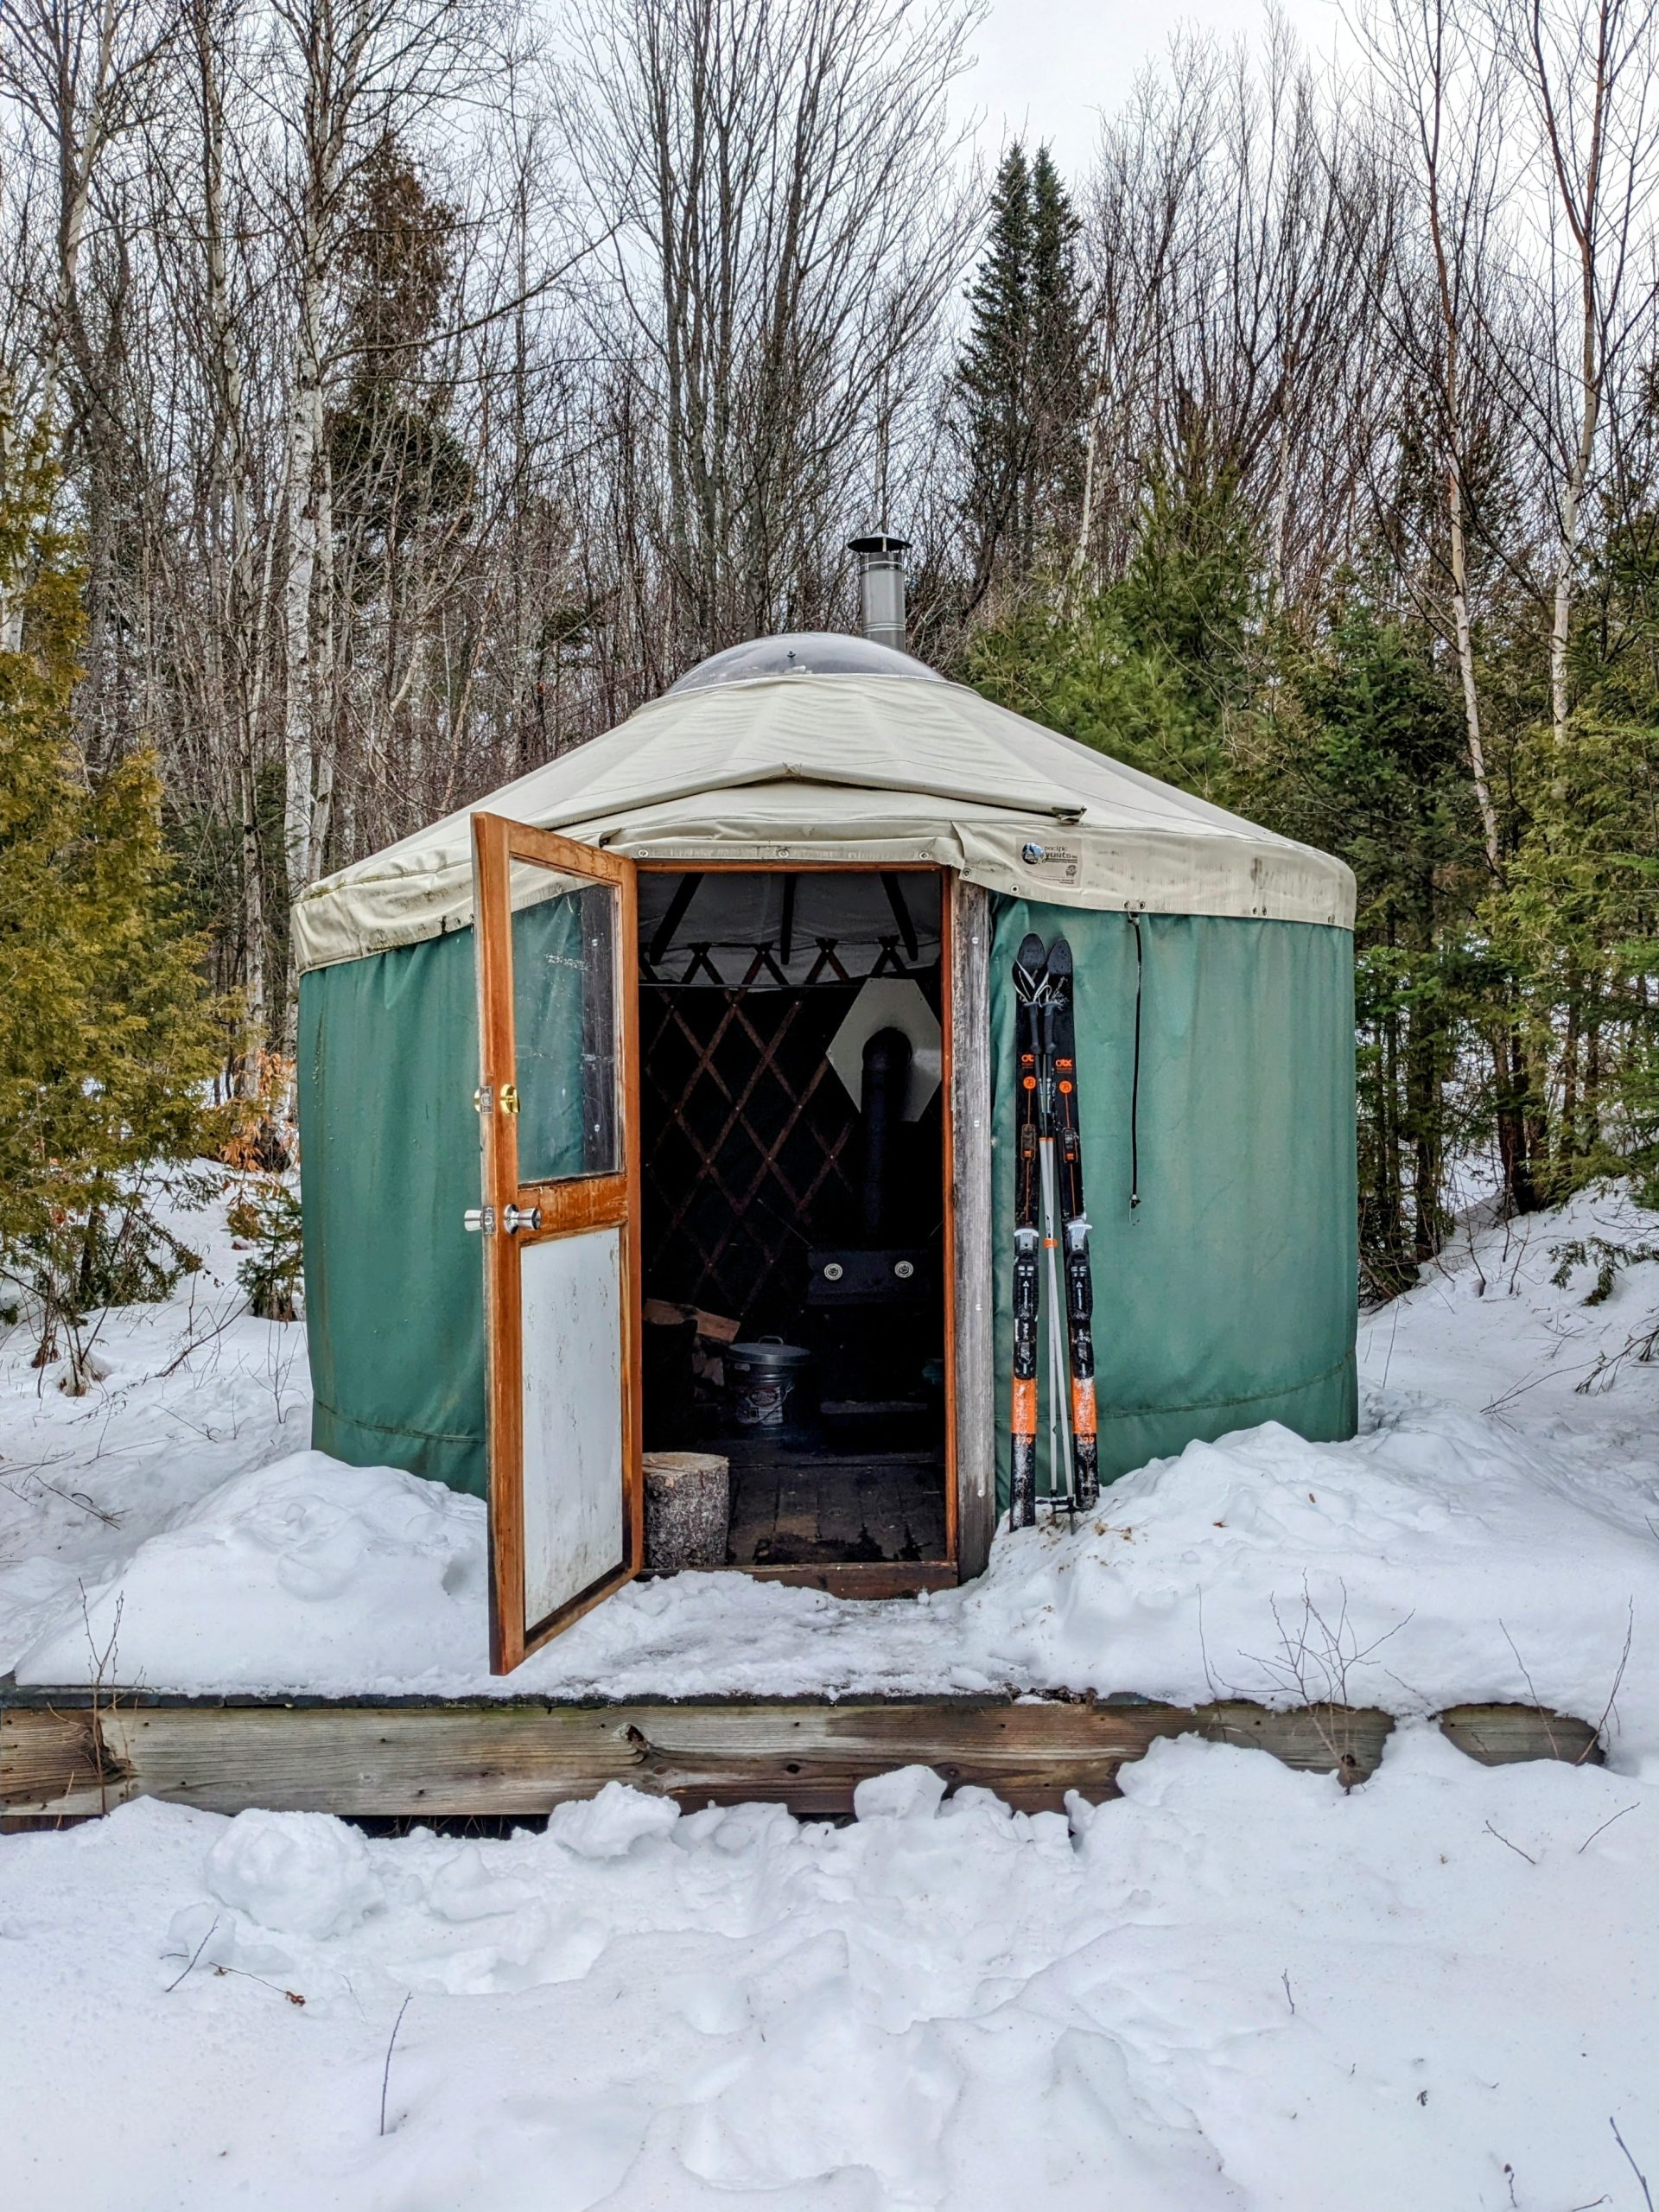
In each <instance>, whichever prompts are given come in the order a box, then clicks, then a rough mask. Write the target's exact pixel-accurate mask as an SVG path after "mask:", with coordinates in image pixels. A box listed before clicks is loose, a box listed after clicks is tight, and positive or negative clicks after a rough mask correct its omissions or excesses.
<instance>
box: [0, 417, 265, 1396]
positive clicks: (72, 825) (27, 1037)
mask: <svg viewBox="0 0 1659 2212" xmlns="http://www.w3.org/2000/svg"><path fill="white" fill-rule="evenodd" d="M53 490H54V480H53V473H52V470H51V468H50V466H49V464H48V460H47V458H46V454H45V452H44V449H43V447H42V446H41V444H40V443H39V442H37V443H36V445H35V448H34V449H33V450H32V452H31V453H30V454H29V459H28V461H27V464H26V466H25V467H24V468H23V469H22V471H20V472H19V473H18V474H17V475H16V476H15V477H14V478H12V480H10V482H9V483H8V484H7V485H6V486H5V487H4V488H3V490H0V563H3V565H4V571H5V576H6V580H7V582H8V583H9V584H10V587H11V588H12V590H13V591H14V592H15V593H16V594H18V596H20V597H21V600H22V609H23V627H22V642H21V649H20V650H18V651H16V652H0V1262H3V1265H4V1267H5V1269H6V1271H7V1272H8V1273H9V1274H10V1275H11V1276H12V1277H13V1279H14V1280H15V1281H20V1282H21V1283H22V1285H23V1287H25V1288H26V1289H27V1290H29V1292H30V1293H32V1294H33V1295H34V1297H35V1299H36V1300H38V1311H39V1318H40V1325H41V1345H40V1354H39V1357H40V1358H41V1360H42V1361H44V1360H45V1359H46V1358H48V1357H53V1356H54V1354H55V1352H56V1351H57V1350H58V1348H59V1340H60V1332H62V1331H63V1330H65V1329H67V1332H68V1335H69V1338H70V1344H69V1352H70V1359H71V1365H70V1371H69V1378H68V1385H69V1387H71V1388H73V1389H79V1388H80V1387H82V1384H83V1382H84V1376H85V1372H86V1339H85V1338H84V1336H83V1334H82V1332H81V1328H80V1322H81V1318H82V1316H83V1315H84V1314H85V1313H86V1311H87V1310H88V1309H89V1308H90V1307H92V1306H102V1305H108V1304H115V1303H119V1302H121V1301H122V1300H124V1299H127V1298H130V1297H133V1296H143V1295H154V1294H156V1293H157V1292H158V1291H159V1290H160V1289H162V1288H163V1287H165V1286H166V1284H167V1283H168V1281H170V1280H172V1279H173V1278H175V1277H176V1275H177V1274H178V1272H179V1269H180V1268H181V1266H183V1265H188V1264H194V1255H188V1254H186V1253H184V1252H183V1251H182V1249H181V1248H180V1247H178V1246H177V1245H175V1243H173V1241H172V1239H171V1238H170V1237H168V1236H167V1234H166V1232H165V1231H164V1230H162V1229H161V1228H160V1226H159V1225H158V1224H156V1222H155V1220H154V1219H153V1218H152V1217H151V1216H150V1214H149V1211H148V1209H147V1207H146V1205H145V1203H144V1201H145V1196H146V1190H147V1178H149V1176H150V1174H151V1172H152V1170H153V1167H154V1165H155V1163H156V1162H158V1161H167V1160H184V1159H188V1158H189V1157H190V1156H192V1155H193V1154H195V1153H196V1152H197V1151H198V1150H200V1148H201V1146H202V1144H203V1142H204V1141H205V1138H206V1135H207V1128H208V1116H207V1109H206V1106H205V1103H204V1102H205V1099H206V1096H207V1090H206V1086H207V1084H208V1082H209V1079H210V1078H211V1077H212V1075H213V1071H214V1068H215V1065H216V1064H217V1061H218V1058H219V1045H220V1042H221V1039H220V1037H219V1032H218V1028H217V1025H216V1022H215V1019H214V1013H215V1010H214V1008H213V1007H212V1006H211V1004H210V1003H209V1001H207V997H206V995H205V993H204V990H203V988H202V984H201V982H200V976H199V974H198V970H197V966H196V957H197V951H198V948H197V947H196V945H195V944H194V942H193V941H192V940H191V939H190V938H188V937H187V936H186V935H185V934H184V932H183V931H182V929H181V926H180V924H179V921H178V918H177V915H176V911H175V899H174V892H173V887H172V882H171V877H170V872H169V868H168V857H167V853H166V848H165V845H164V842H163V837H162V825H161V818H160V796H161V795H160V787H159V785H158V783H157V780H156V772H155V767H154V764H153V761H152V760H151V759H150V757H149V755H148V754H147V753H142V752H135V753H130V754H128V755H127V756H125V757H124V759H121V760H118V761H116V762H115V763H114V764H113V765H112V766H111V767H109V768H108V769H107V770H106V771H105V772H104V774H103V775H102V776H101V777H99V778H97V779H94V778H92V777H91V776H89V774H88V772H87V769H86V763H85V760H83V758H82V756H81V754H80V753H79V748H78V747H77V745H76V742H75V736H74V721H73V714H72V709H71V702H72V698H73V691H74V687H75V684H76V682H77V680H78V678H79V673H80V671H79V667H78V665H77V655H78V652H79V645H80V643H81V639H82V637H83V634H84V630H85V616H84V611H83V604H82V592H83V578H82V575H81V573H80V571H79V569H78V568H77V567H76V566H75V565H74V563H73V560H72V557H71V549H70V548H69V547H68V546H67V544H66V543H65V542H64V540H63V539H62V538H61V537H60V536H58V535H56V534H55V533H54V531H52V529H51V528H50V525H49V520H48V516H49V507H50V501H51V497H52V493H53Z"/></svg>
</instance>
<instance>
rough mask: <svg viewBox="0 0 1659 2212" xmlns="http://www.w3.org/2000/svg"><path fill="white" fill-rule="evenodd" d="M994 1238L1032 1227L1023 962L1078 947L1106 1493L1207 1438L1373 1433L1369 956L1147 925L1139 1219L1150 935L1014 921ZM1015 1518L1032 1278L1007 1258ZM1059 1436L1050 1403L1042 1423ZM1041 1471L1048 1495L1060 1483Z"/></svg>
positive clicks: (994, 994) (1329, 935) (1122, 920)
mask: <svg viewBox="0 0 1659 2212" xmlns="http://www.w3.org/2000/svg"><path fill="white" fill-rule="evenodd" d="M992 906H993V913H994V927H993V933H992V952H991V959H992V968H991V1027H992V1046H991V1049H992V1054H993V1058H992V1068H993V1071H994V1074H993V1087H994V1101H995V1114H994V1120H995V1140H994V1142H995V1152H994V1159H995V1171H994V1175H995V1192H994V1206H995V1211H994V1215H993V1219H994V1222H995V1224H998V1225H999V1227H1000V1225H1001V1224H1005V1223H1007V1222H1009V1221H1010V1220H1011V1219H1012V1215H1013V1206H1014V1155H1013V1130H1014V986H1013V982H1012V979H1011V975H1010V969H1011V968H1012V964H1013V961H1014V953H1015V952H1016V951H1017V950H1018V949H1019V945H1020V939H1021V938H1023V937H1024V936H1025V934H1026V932H1027V931H1028V930H1035V931H1037V933H1038V934H1039V936H1040V937H1041V938H1044V940H1045V941H1047V940H1048V939H1049V938H1052V937H1053V935H1054V934H1055V933H1056V931H1064V933H1065V936H1066V937H1067V938H1069V939H1070V941H1071V950H1072V953H1073V955H1074V957H1075V958H1076V962H1077V1089H1078V1097H1079V1101H1080V1106H1081V1120H1082V1127H1083V1136H1084V1198H1085V1200H1086V1202H1087V1205H1088V1210H1089V1217H1090V1224H1092V1240H1091V1242H1092V1250H1093V1257H1094V1281H1095V1331H1094V1335H1095V1354H1096V1375H1097V1378H1098V1380H1097V1392H1098V1396H1099V1403H1100V1463H1101V1474H1102V1477H1103V1479H1107V1480H1109V1479H1111V1478H1115V1477H1116V1476H1118V1475H1121V1474H1124V1473H1127V1472H1128V1470H1129V1469H1130V1468H1132V1467H1138V1466H1141V1465H1144V1463H1145V1462H1146V1461H1147V1459H1154V1458H1157V1457H1160V1456H1162V1455H1163V1454H1166V1453H1168V1452H1179V1451H1180V1450H1181V1449H1182V1448H1183V1447H1184V1446H1185V1445H1187V1444H1189V1443H1191V1442H1192V1440H1193V1439H1194V1438H1196V1437H1204V1438H1212V1437H1217V1436H1221V1435H1224V1434H1225V1433H1227V1431H1228V1430H1229V1429H1234V1428H1248V1427H1250V1426H1252V1425H1253V1424H1254V1423H1255V1422H1257V1421H1283V1422H1285V1423H1286V1424H1287V1426H1288V1427H1292V1428H1294V1429H1297V1430H1299V1431H1300V1433H1301V1434H1303V1435H1304V1436H1306V1437H1310V1438H1313V1439H1315V1440H1330V1439H1332V1438H1339V1437H1345V1436H1351V1435H1352V1434H1353V1433H1354V1427H1355V1422H1356V1417H1357V1391H1356V1384H1355V1375H1354V1330H1355V1321H1356V1297H1357V1252H1356V1221H1355V1187H1354V1178H1355V1165H1354V1050H1353V1040H1354V1009H1353V940H1352V938H1351V937H1350V936H1349V935H1348V934H1347V932H1346V931H1343V930H1335V929H1322V928H1319V927H1318V926H1317V925H1313V924H1310V923H1302V922H1248V921H1233V920H1223V919H1217V918H1211V917H1209V916H1200V915H1185V914H1174V915H1172V914H1155V915H1141V917H1140V918H1139V931H1140V940H1141V1078H1140V1084H1139V1096H1138V1103H1137V1104H1136V1107H1135V1113H1134V1117H1133V1120H1134V1129H1135V1133H1136V1135H1138V1152H1139V1165H1140V1173H1139V1182H1138V1188H1139V1193H1140V1203H1139V1205H1135V1206H1131V1205H1130V1166H1131V1160H1130V1147H1131V1091H1132V1087H1133V1071H1134V1066H1135V984H1136V972H1135V970H1136V963H1135V927H1136V925H1135V924H1134V923H1132V922H1131V921H1130V919H1129V918H1128V916H1127V915H1124V914H1121V913H1079V912H1075V911H1071V910H1062V909H1060V908H1058V907H1054V906H1036V905H1033V904H1032V903H1030V902H1028V901H1027V900H1025V899H994V900H993V902H992ZM994 1249H995V1252H996V1255H997V1259H996V1268H995V1293H996V1314H997V1325H996V1359H997V1369H996V1404H997V1408H998V1434H999V1451H998V1485H999V1495H1000V1501H1001V1504H1002V1506H1003V1507H1005V1508H1006V1506H1007V1483H1008V1438H1007V1418H1006V1412H1005V1408H1007V1405H1008V1402H1009V1394H1010V1389H1011V1374H1010V1353H1011V1344H1012V1338H1013V1323H1012V1318H1011V1313H1010V1300H1011V1297H1012V1291H1013V1283H1012V1272H1013V1271H1012V1266H1011V1262H1010V1255H1009V1251H1008V1239H1007V1237H1006V1236H1001V1234H997V1235H996V1238H995V1247H994ZM1042 1419H1043V1424H1044V1430H1045V1431H1046V1419H1047V1415H1046V1400H1045V1410H1044V1413H1043V1415H1042ZM1046 1458H1047V1454H1046V1442H1045V1444H1044V1446H1043V1448H1042V1449H1041V1450H1040V1451H1039V1487H1040V1486H1041V1485H1042V1484H1045V1483H1046Z"/></svg>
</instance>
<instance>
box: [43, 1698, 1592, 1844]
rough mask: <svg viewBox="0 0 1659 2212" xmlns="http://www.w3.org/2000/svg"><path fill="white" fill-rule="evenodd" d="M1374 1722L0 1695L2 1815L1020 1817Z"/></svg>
mask: <svg viewBox="0 0 1659 2212" xmlns="http://www.w3.org/2000/svg"><path fill="white" fill-rule="evenodd" d="M1441 1725H1442V1726H1443V1727H1444V1728H1445V1731H1446V1735H1447V1737H1448V1738H1450V1740H1451V1741H1452V1742H1453V1743H1454V1744H1457V1745H1459V1747H1460V1748H1461V1749H1464V1750H1465V1751H1468V1752H1469V1753H1470V1755H1471V1757H1473V1758H1478V1759H1481V1760H1483V1761H1484V1763H1486V1764H1507V1763H1509V1762H1510V1761H1511V1760H1516V1759H1522V1758H1565V1759H1576V1758H1599V1745H1598V1744H1597V1739H1596V1734H1595V1731H1594V1730H1593V1729H1592V1728H1591V1727H1590V1726H1588V1724H1586V1722H1583V1721H1577V1720H1569V1719H1563V1718H1562V1717H1561V1716H1560V1715H1559V1714H1553V1713H1538V1712H1536V1711H1535V1710H1533V1709H1532V1708H1529V1707H1496V1706H1478V1707H1457V1708H1454V1709H1453V1710H1452V1712H1451V1713H1447V1714H1446V1716H1445V1717H1444V1719H1443V1720H1442V1724H1441ZM1392 1726H1393V1723H1392V1721H1391V1720H1390V1719H1389V1716H1388V1715H1387V1714H1386V1713H1379V1712H1374V1711H1369V1710H1354V1709H1350V1708H1344V1707H1336V1708H1331V1707H1317V1708H1303V1709H1300V1710H1297V1711H1293V1712H1286V1713H1274V1712H1269V1711H1268V1710H1267V1709H1266V1708H1265V1707H1261V1706H1255V1705H1249V1704H1246V1703H1244V1702H1243V1701H1236V1700H1235V1701H1228V1702H1225V1703H1221V1704H1216V1705H1209V1706H1201V1707H1179V1706H1170V1705H1158V1704H1151V1703H1143V1702H1140V1701H1135V1700H1129V1701H1114V1702H1104V1703H1096V1702H1093V1701H1090V1700H1077V1701H1073V1700H1061V1699H1048V1700H1029V1701H1027V1702H1022V1703H1019V1704H1015V1703H1014V1702H1012V1701H1011V1700H1007V1699H1001V1698H988V1697H983V1698H969V1697H963V1698H935V1699H929V1698H918V1699H905V1698H892V1699H881V1698H847V1699H842V1700H838V1701H835V1702H831V1701H829V1700H815V1699H758V1700H747V1699H705V1700H684V1701H669V1700H646V1701H638V1702H635V1701H626V1702H624V1701H619V1702H613V1703H597V1702H596V1703H592V1704H582V1705H577V1704H568V1705H561V1704H553V1703H550V1702H547V1701H545V1700H511V1701H508V1700H477V1701H465V1700H461V1701H455V1702H446V1703H438V1704H423V1703H421V1702H420V1701H419V1700H403V1701H400V1702H397V1703H383V1704H378V1705H377V1704H369V1703H343V1702H342V1703H327V1702H321V1701H315V1702H310V1703H295V1704H289V1705H278V1704H259V1703H255V1702H243V1703H233V1702H213V1701H197V1700H187V1699H167V1698H143V1697H139V1698H134V1699H132V1700H124V1701H118V1702H116V1703H114V1704H113V1705H112V1704H111V1702H110V1701H109V1700H99V1703H98V1705H97V1706H96V1707H94V1705H93V1704H92V1702H91V1701H90V1700H89V1698H88V1695H87V1694H86V1692H85V1691H79V1692H53V1693H47V1694H35V1695H33V1696H29V1697H27V1698H24V1697H22V1696H21V1695H19V1694H16V1693H14V1694H13V1696H12V1699H11V1701H10V1702H9V1703H8V1704H7V1706H6V1707H5V1708H4V1709H3V1710H0V1825H7V1824H16V1825H20V1826H21V1825H30V1826H32V1825H35V1824H36V1823H38V1821H40V1820H41V1819H42V1818H47V1819H50V1818H67V1819H75V1818H85V1817H87V1816H88V1815H97V1814H99V1813H100V1812H105V1811H107V1810H109V1809H110V1808H111V1807H112V1806H114V1805H117V1804H120V1803H122V1802H124V1801H126V1800H127V1799H129V1798H132V1797H139V1796H154V1797H160V1798H163V1799H166V1800H168V1802H173V1803H175V1804H188V1805H198V1806H201V1807H203V1808H207V1809H209V1810H212V1811H216V1812H225V1813H234V1812H238V1811H241V1810H243V1809H244V1808H246V1807H249V1806H255V1805H257V1806H264V1807H269V1808H272V1809H275V1810H294V1811H318V1812H329V1813H340V1814H379V1815H405V1816H410V1815H414V1816H418V1815H423V1814H424V1815H428V1816H429V1817H434V1818H436V1817H442V1816H453V1815H468V1814H470V1815H491V1816H496V1817H501V1816H508V1817H511V1816H515V1815H531V1814H537V1813H545V1812H548V1811H550V1809H551V1808H553V1807H554V1806H555V1805H558V1804H562V1803H563V1802H566V1801H567V1800H569V1799H571V1798H577V1797H586V1796H592V1795H593V1794H594V1791H595V1790H597V1789H601V1788H602V1787H603V1785H604V1784H605V1783H607V1782H612V1781H617V1782H626V1783H632V1785H633V1786H634V1787H635V1788H637V1789H649V1790H655V1791H658V1792H660V1793H662V1794H663V1795H664V1796H671V1797H673V1798H675V1799H676V1800H677V1802H680V1803H682V1804H683V1805H686V1806H688V1807H696V1806H699V1805H705V1804H709V1803H720V1804H731V1803H738V1802H745V1801H747V1800H750V1799H759V1800H763V1801H769V1802H779V1803H783V1804H785V1805H787V1806H788V1807H789V1808H791V1811H793V1812H795V1813H797V1814H800V1815H810V1816H816V1817H823V1816H836V1815H845V1814H847V1813H849V1812H850V1811H851V1809H852V1802H853V1791H854V1789H855V1788H856V1786H857V1784H858V1783H860V1782H861V1781H863V1780H865V1779H867V1778H868V1777H870V1776H872V1775H876V1774H882V1773H886V1772H887V1771H888V1770H891V1769H892V1768H893V1767H896V1766H903V1765H909V1764H923V1765H927V1766H931V1767H934V1768H935V1769H937V1770H938V1772H939V1773H940V1774H942V1775H943V1776H944V1778H945V1780H946V1782H947V1783H949V1784H950V1786H951V1787H952V1788H957V1787H960V1786H962V1785H963V1784H966V1783H978V1784H981V1785H982V1786H984V1787H986V1788H988V1789H995V1791H996V1792H997V1793H998V1794H999V1796H1002V1797H1003V1798H1005V1799H1006V1800H1007V1802H1009V1803H1011V1804H1014V1805H1017V1806H1020V1807H1021V1808H1024V1809H1026V1810H1027V1811H1034V1810H1038V1809H1040V1808H1058V1807H1059V1806H1060V1805H1061V1804H1062V1803H1063V1802H1064V1800H1065V1794H1066V1792H1067V1791H1068V1790H1071V1789H1077V1790H1081V1791H1082V1793H1083V1795H1084V1796H1085V1797H1089V1798H1091V1799H1098V1798H1102V1797H1109V1796H1116V1794H1117V1772H1118V1769H1119V1767H1120V1766H1121V1765H1122V1764H1123V1763H1124V1762H1125V1761H1126V1760H1132V1759H1136V1758H1141V1757H1143V1756H1144V1755H1145V1753H1146V1751H1147V1749H1148V1748H1149V1746H1150V1745H1152V1744H1154V1742H1156V1741H1157V1740H1158V1739H1159V1738H1160V1737H1166V1736H1180V1735H1188V1734H1196V1735H1199V1736H1203V1737H1205V1738H1207V1739H1208V1740H1210V1741H1211V1742H1215V1743H1228V1744H1237V1745H1249V1746H1254V1747H1255V1748H1257V1749H1260V1750H1262V1751H1268V1752H1271V1753H1272V1755H1273V1756H1274V1758H1279V1759H1282V1760H1283V1761H1284V1762H1285V1763H1286V1764H1287V1765H1290V1766H1294V1767H1300V1768H1303V1769H1306V1770H1313V1771H1314V1772H1325V1773H1328V1772H1331V1771H1332V1770H1333V1769H1335V1768H1336V1767H1337V1766H1338V1764H1342V1765H1344V1766H1346V1767H1347V1768H1348V1770H1349V1771H1350V1772H1351V1774H1352V1775H1353V1777H1354V1778H1355V1779H1357V1780H1363V1778H1364V1777H1366V1776H1368V1775H1370V1774H1371V1773H1372V1772H1373V1771H1374V1770H1375V1769H1376V1764H1377V1762H1378V1760H1379V1759H1380V1758H1381V1757H1382V1752H1383V1745H1384V1743H1385V1741H1386V1739H1387V1738H1388V1735H1389V1731H1390V1729H1391V1728H1392Z"/></svg>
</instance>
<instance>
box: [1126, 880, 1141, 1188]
mask: <svg viewBox="0 0 1659 2212" xmlns="http://www.w3.org/2000/svg"><path fill="white" fill-rule="evenodd" d="M1129 927H1130V928H1131V929H1132V930H1133V931H1135V1063H1134V1072H1133V1073H1132V1074H1131V1076H1130V1077H1129V1211H1130V1212H1131V1213H1133V1212H1134V1211H1135V1208H1136V1206H1138V1205H1140V1203H1141V972H1142V962H1141V923H1140V919H1139V918H1138V916H1136V915H1134V914H1131V915H1130V916H1129Z"/></svg>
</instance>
